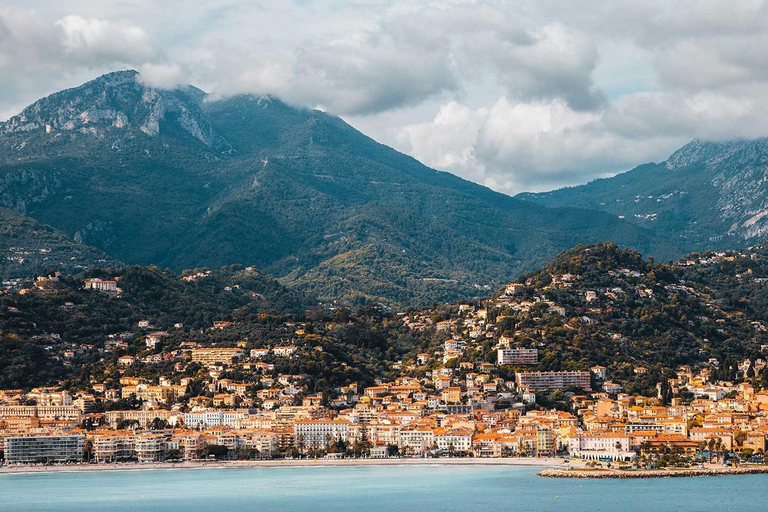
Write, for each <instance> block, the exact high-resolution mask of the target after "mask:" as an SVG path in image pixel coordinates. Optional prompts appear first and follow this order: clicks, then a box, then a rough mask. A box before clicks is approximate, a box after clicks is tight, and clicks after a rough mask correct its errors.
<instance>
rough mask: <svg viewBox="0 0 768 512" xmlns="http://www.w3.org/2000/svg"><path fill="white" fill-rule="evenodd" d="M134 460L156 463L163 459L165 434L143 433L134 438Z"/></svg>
mask: <svg viewBox="0 0 768 512" xmlns="http://www.w3.org/2000/svg"><path fill="white" fill-rule="evenodd" d="M134 446H135V450H136V460H138V461H139V462H158V461H161V460H163V459H165V434H160V433H151V432H145V433H141V434H137V435H136V437H135V444H134Z"/></svg>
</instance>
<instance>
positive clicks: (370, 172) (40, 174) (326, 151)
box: [0, 72, 677, 304]
mask: <svg viewBox="0 0 768 512" xmlns="http://www.w3.org/2000/svg"><path fill="white" fill-rule="evenodd" d="M131 77H132V79H131ZM137 77H138V75H136V74H135V73H132V72H118V73H117V74H112V75H105V76H104V77H100V78H97V79H96V80H94V81H92V82H88V83H86V84H84V85H83V86H80V87H79V88H73V89H69V90H67V91H62V92H61V93H56V94H55V95H52V96H50V97H48V99H45V100H41V101H40V102H37V103H35V104H33V105H31V106H30V107H27V109H25V110H24V112H26V114H24V113H23V115H20V116H14V118H12V120H10V121H9V122H6V123H4V124H3V125H0V133H2V135H0V206H4V207H6V208H11V209H14V210H15V211H18V212H20V213H24V214H26V215H28V216H30V217H33V218H35V219H38V220H40V221H41V222H44V223H47V224H51V225H53V226H55V227H56V228H57V229H59V230H61V231H62V232H64V233H65V234H67V235H68V236H70V237H72V238H73V239H74V240H76V241H81V242H83V243H85V244H88V245H93V246H95V247H98V248H99V249H101V250H103V251H105V252H106V253H107V254H109V255H111V256H113V257H114V258H116V259H118V260H120V261H124V262H125V263H127V264H157V265H159V266H162V267H169V268H171V269H173V270H175V271H180V270H182V269H184V268H192V267H200V266H205V267H211V268H218V267H221V266H223V265H227V264H232V263H242V264H245V265H255V266H257V267H258V268H261V269H263V270H264V271H266V272H268V273H270V274H273V275H275V276H277V277H278V278H280V279H281V281H282V282H283V283H284V284H287V285H297V286H298V287H299V288H300V289H301V290H302V291H305V292H307V293H309V294H311V295H314V296H318V297H320V298H321V299H323V300H328V301H330V300H334V299H341V300H344V301H351V302H359V301H363V302H367V301H381V302H385V303H389V304H405V303H407V302H410V301H413V302H414V303H416V304H423V303H426V302H428V301H432V300H445V299H456V298H460V297H471V296H474V295H476V294H477V293H478V292H479V291H480V290H483V289H490V288H492V287H494V286H497V285H499V284H500V283H502V282H503V281H506V280H508V278H509V277H510V276H513V275H516V274H519V273H520V272H523V271H525V270H528V269H532V268H534V267H535V265H536V264H538V263H542V262H543V261H544V260H545V259H546V258H547V257H549V256H552V255H554V254H555V253H557V252H558V251H559V250H562V249H564V248H567V247H571V246H573V245H576V244H577V243H594V242H598V241H604V240H613V241H616V242H618V243H620V244H622V245H627V246H632V247H635V248H637V249H639V250H641V251H643V252H653V253H656V254H664V255H674V254H677V250H676V248H675V247H674V245H673V244H669V243H666V242H664V241H658V240H654V239H653V237H651V236H650V233H649V232H647V231H646V230H645V229H644V228H638V227H636V226H633V225H632V224H630V223H627V222H624V221H622V220H620V219H617V218H616V216H613V215H610V214H606V213H599V212H597V213H596V212H590V211H583V210H580V209H560V210H557V209H550V208H546V207H543V206H539V205H534V204H531V203H530V202H526V201H522V200H520V199H516V198H513V197H510V196H506V195H503V194H500V193H497V192H494V191H492V190H490V189H487V188H485V187H482V186H481V185H477V184H474V183H471V182H468V181H466V180H463V179H461V178H459V177H457V176H454V175H452V174H449V173H445V172H439V171H435V170H433V169H430V168H428V167H426V166H424V165H422V164H421V163H419V162H418V161H417V160H415V159H413V158H412V157H409V156H407V155H403V154H401V153H398V152H397V151H395V150H394V149H392V148H389V147H387V146H384V145H382V144H379V143H377V142H376V141H374V140H373V139H371V138H369V137H367V136H365V135H364V134H362V133H360V132H358V131H357V130H355V129H354V128H353V127H351V126H350V125H348V124H347V123H345V122H344V121H343V120H341V119H340V118H338V117H335V116H332V115H329V114H326V113H323V112H319V111H315V110H308V109H300V108H294V107H291V106H288V105H286V104H285V103H283V102H281V101H279V100H278V99H276V98H270V97H263V96H262V97H257V96H249V95H241V96H234V97H230V98H225V99H218V100H210V99H206V97H205V96H204V94H205V93H203V92H202V91H200V90H199V89H192V88H189V87H185V88H181V89H174V90H170V91H168V90H159V89H153V88H150V87H147V86H146V85H144V84H142V83H140V81H137ZM190 87H191V86H190ZM105 112H106V113H105ZM117 121H119V122H117ZM9 123H10V124H9ZM155 127H156V128H157V129H155ZM200 133H203V134H204V136H199V135H200ZM383 276H386V277H383ZM485 287H487V288H485Z"/></svg>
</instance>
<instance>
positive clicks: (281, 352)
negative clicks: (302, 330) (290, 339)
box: [272, 345, 296, 357]
mask: <svg viewBox="0 0 768 512" xmlns="http://www.w3.org/2000/svg"><path fill="white" fill-rule="evenodd" d="M272 352H273V353H274V354H275V355H276V356H280V357H290V356H292V355H293V354H294V353H295V352H296V347H295V346H294V345H282V346H278V347H275V348H273V349H272Z"/></svg>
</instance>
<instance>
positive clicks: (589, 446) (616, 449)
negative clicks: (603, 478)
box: [568, 432, 636, 462]
mask: <svg viewBox="0 0 768 512" xmlns="http://www.w3.org/2000/svg"><path fill="white" fill-rule="evenodd" d="M568 452H569V453H570V455H571V457H577V458H580V459H583V460H599V461H623V462H631V461H633V460H635V458H636V453H635V452H634V451H633V450H632V449H631V438H630V436H629V435H627V434H624V433H623V432H585V433H582V434H581V435H578V436H575V437H572V438H570V439H569V440H568Z"/></svg>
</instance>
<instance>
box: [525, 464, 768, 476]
mask: <svg viewBox="0 0 768 512" xmlns="http://www.w3.org/2000/svg"><path fill="white" fill-rule="evenodd" d="M759 473H768V466H748V467H744V466H742V467H736V468H691V469H638V470H622V469H562V468H552V469H545V470H544V471H542V472H540V473H539V476H543V477H547V478H677V477H692V476H728V475H753V474H759Z"/></svg>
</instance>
